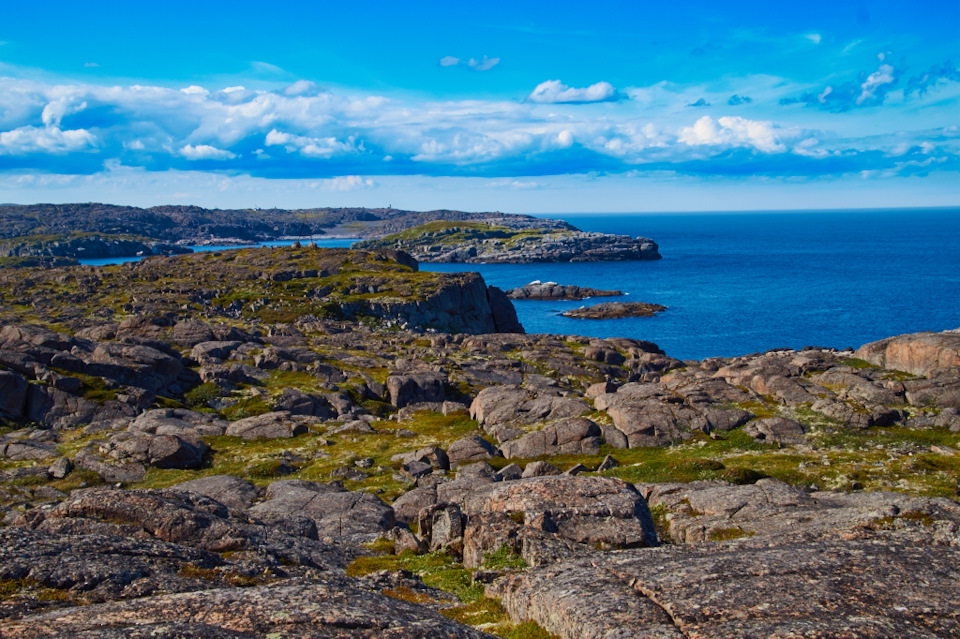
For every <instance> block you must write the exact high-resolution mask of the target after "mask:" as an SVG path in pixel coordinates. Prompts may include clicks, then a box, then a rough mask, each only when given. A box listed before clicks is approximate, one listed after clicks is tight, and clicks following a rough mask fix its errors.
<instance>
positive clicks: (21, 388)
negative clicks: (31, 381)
mask: <svg viewBox="0 0 960 639" xmlns="http://www.w3.org/2000/svg"><path fill="white" fill-rule="evenodd" d="M28 390H29V387H28V384H27V380H25V379H24V378H23V377H21V376H20V375H18V374H16V373H14V372H12V371H5V370H2V369H0V416H2V417H21V416H22V415H23V412H24V410H25V409H26V407H27V394H28V393H27V391H28Z"/></svg>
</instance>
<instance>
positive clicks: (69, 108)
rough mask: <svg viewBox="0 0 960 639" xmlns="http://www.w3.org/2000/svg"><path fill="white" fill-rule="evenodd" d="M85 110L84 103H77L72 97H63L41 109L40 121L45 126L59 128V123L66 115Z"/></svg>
mask: <svg viewBox="0 0 960 639" xmlns="http://www.w3.org/2000/svg"><path fill="white" fill-rule="evenodd" d="M86 108H87V103H86V102H81V101H78V100H77V99H76V98H74V97H72V96H65V97H62V98H59V99H57V100H53V101H52V102H50V103H48V104H47V106H45V107H43V112H42V113H41V114H40V120H41V121H42V122H43V123H44V124H45V125H47V126H54V127H59V126H60V121H61V120H63V118H65V117H66V116H68V115H73V114H74V113H79V112H80V111H83V110H84V109H86Z"/></svg>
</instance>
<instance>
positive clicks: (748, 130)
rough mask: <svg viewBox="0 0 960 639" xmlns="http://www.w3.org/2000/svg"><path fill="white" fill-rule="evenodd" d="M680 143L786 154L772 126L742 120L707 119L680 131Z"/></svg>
mask: <svg viewBox="0 0 960 639" xmlns="http://www.w3.org/2000/svg"><path fill="white" fill-rule="evenodd" d="M678 139H679V141H680V142H682V143H684V144H688V145H690V146H699V145H709V146H734V147H753V148H755V149H757V150H758V151H763V152H764V153H783V152H784V151H786V150H787V148H786V147H785V146H784V145H783V143H782V142H781V141H780V134H779V133H778V131H777V130H776V128H775V127H774V125H773V123H772V122H763V121H758V120H748V119H746V118H742V117H739V116H736V117H722V118H720V119H719V120H714V119H713V118H711V117H710V116H708V115H705V116H703V117H702V118H700V119H699V120H697V121H696V123H695V124H694V125H693V126H692V127H684V128H683V129H681V130H680V135H679V138H678Z"/></svg>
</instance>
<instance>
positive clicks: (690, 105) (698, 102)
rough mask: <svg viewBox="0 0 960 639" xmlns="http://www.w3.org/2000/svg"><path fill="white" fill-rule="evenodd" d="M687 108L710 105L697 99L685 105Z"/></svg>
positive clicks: (703, 100) (701, 99)
mask: <svg viewBox="0 0 960 639" xmlns="http://www.w3.org/2000/svg"><path fill="white" fill-rule="evenodd" d="M687 106H688V107H708V106H710V103H709V102H707V101H706V100H705V99H704V98H699V99H698V100H697V101H696V102H691V103H690V104H688V105H687Z"/></svg>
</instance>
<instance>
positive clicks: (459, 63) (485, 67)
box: [440, 55, 500, 71]
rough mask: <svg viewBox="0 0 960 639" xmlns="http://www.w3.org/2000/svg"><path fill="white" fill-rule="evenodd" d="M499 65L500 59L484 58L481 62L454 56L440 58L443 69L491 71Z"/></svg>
mask: <svg viewBox="0 0 960 639" xmlns="http://www.w3.org/2000/svg"><path fill="white" fill-rule="evenodd" d="M499 63H500V58H489V57H487V56H483V57H482V58H481V59H479V60H477V59H476V58H470V59H468V60H462V59H460V58H457V57H454V56H452V55H447V56H444V57H442V58H440V66H441V67H467V68H469V69H473V70H474V71H489V70H490V69H492V68H493V67H495V66H497V65H498V64H499Z"/></svg>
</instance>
